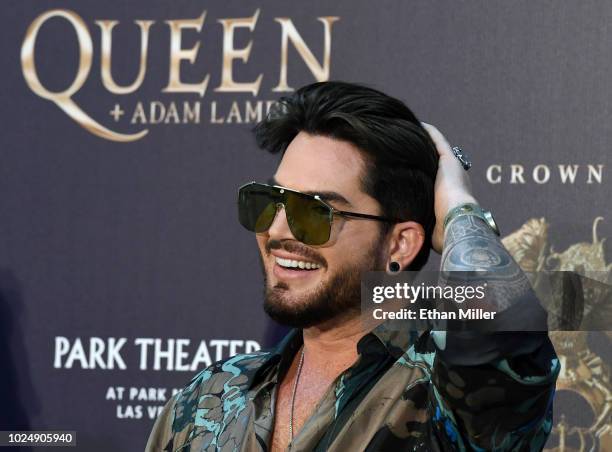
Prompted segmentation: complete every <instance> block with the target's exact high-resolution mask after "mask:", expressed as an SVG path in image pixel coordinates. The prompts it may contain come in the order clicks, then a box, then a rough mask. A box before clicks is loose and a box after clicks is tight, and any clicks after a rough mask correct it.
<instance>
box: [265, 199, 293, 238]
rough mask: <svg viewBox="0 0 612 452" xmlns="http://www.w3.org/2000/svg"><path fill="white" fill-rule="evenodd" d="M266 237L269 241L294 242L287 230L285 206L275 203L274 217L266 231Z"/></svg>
mask: <svg viewBox="0 0 612 452" xmlns="http://www.w3.org/2000/svg"><path fill="white" fill-rule="evenodd" d="M268 235H269V236H270V238H271V239H275V240H283V239H291V240H295V237H293V234H291V230H290V229H289V223H287V214H286V212H285V205H284V204H283V203H282V202H279V203H276V216H275V217H274V221H272V224H271V225H270V228H269V229H268Z"/></svg>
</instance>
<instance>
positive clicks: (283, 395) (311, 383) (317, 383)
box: [270, 375, 334, 452]
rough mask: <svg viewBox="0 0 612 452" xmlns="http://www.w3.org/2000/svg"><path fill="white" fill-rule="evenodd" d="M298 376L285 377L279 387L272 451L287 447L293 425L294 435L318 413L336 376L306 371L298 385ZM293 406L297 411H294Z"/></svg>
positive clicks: (283, 449)
mask: <svg viewBox="0 0 612 452" xmlns="http://www.w3.org/2000/svg"><path fill="white" fill-rule="evenodd" d="M294 383H295V379H293V378H292V379H290V380H287V379H285V380H284V381H283V382H282V383H281V384H280V385H279V387H278V391H277V397H276V403H275V410H274V418H275V422H274V428H273V434H272V438H271V441H270V444H271V449H270V450H271V451H273V452H280V451H283V452H284V451H286V450H287V447H288V445H289V441H290V425H292V426H293V436H294V437H295V436H297V434H298V432H299V431H300V430H301V428H302V427H303V426H304V424H305V423H306V421H307V420H308V419H309V418H310V416H312V415H313V414H314V412H315V411H316V408H317V406H318V404H319V402H320V401H321V400H323V399H324V398H325V397H326V396H327V395H328V392H329V391H333V390H334V388H333V383H334V378H333V377H328V378H324V379H321V377H320V375H319V376H317V375H310V376H309V375H302V376H301V377H300V379H299V381H298V385H297V388H295V397H294ZM292 410H293V415H292Z"/></svg>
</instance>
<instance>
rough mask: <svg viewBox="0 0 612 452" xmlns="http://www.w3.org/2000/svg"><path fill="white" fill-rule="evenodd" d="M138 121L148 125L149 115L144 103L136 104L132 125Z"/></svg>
mask: <svg viewBox="0 0 612 452" xmlns="http://www.w3.org/2000/svg"><path fill="white" fill-rule="evenodd" d="M138 121H140V123H141V124H146V123H147V115H146V114H145V111H144V107H143V106H142V102H138V103H137V104H136V108H135V109H134V114H133V115H132V120H131V121H130V123H131V124H136V123H137V122H138Z"/></svg>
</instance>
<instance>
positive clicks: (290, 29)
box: [272, 16, 340, 92]
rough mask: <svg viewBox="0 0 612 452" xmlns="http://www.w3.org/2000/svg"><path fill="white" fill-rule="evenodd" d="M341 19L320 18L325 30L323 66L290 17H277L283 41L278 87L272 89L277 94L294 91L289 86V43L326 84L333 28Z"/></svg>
mask: <svg viewBox="0 0 612 452" xmlns="http://www.w3.org/2000/svg"><path fill="white" fill-rule="evenodd" d="M339 19H340V18H339V17H332V16H326V17H319V18H318V20H319V21H321V22H323V28H324V33H325V34H324V44H323V64H319V62H318V61H317V59H316V58H315V56H314V55H313V54H312V52H311V51H310V49H309V48H308V46H307V45H306V43H305V42H304V40H303V39H302V37H301V36H300V34H299V33H298V31H297V30H296V29H295V26H294V25H293V22H292V21H291V19H289V18H288V17H277V18H275V19H274V20H275V21H276V22H278V23H280V24H281V29H282V32H283V33H282V38H281V39H282V41H281V64H280V78H279V82H278V85H277V86H276V87H274V89H272V91H275V92H287V91H293V88H291V87H290V86H289V85H288V84H287V53H288V47H289V41H291V42H292V44H293V46H294V47H295V49H296V50H297V51H298V53H299V54H300V56H301V57H302V59H303V60H304V62H305V63H306V66H308V69H310V72H312V75H314V77H315V79H316V80H317V81H319V82H324V81H326V80H328V79H329V68H330V61H331V60H330V55H331V27H332V24H333V23H334V22H335V21H337V20H339Z"/></svg>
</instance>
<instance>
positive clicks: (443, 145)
mask: <svg viewBox="0 0 612 452" xmlns="http://www.w3.org/2000/svg"><path fill="white" fill-rule="evenodd" d="M421 125H422V126H423V128H424V129H425V130H426V131H427V133H429V136H430V137H431V140H432V141H433V142H434V144H435V145H436V149H437V150H438V154H439V155H440V157H443V156H444V157H446V156H448V157H452V158H455V155H454V154H453V151H452V150H451V146H450V144H449V142H448V140H447V139H446V138H445V137H444V135H442V132H440V131H439V130H438V129H437V128H436V127H434V126H432V125H431V124H427V123H425V122H422V123H421Z"/></svg>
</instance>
